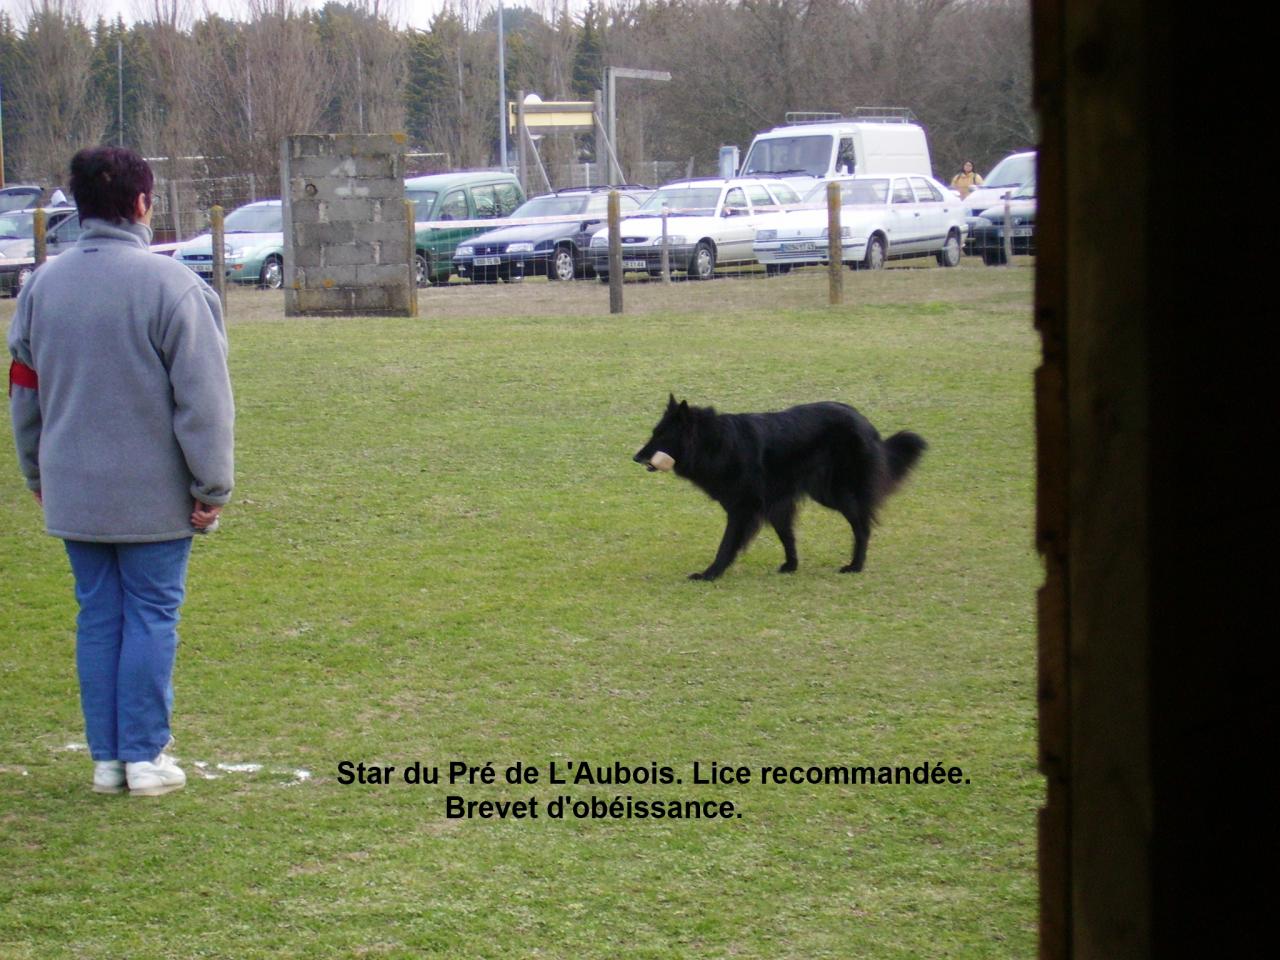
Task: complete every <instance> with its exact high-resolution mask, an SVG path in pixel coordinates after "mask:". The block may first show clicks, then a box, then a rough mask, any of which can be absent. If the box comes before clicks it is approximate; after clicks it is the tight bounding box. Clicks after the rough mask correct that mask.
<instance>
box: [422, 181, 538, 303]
mask: <svg viewBox="0 0 1280 960" xmlns="http://www.w3.org/2000/svg"><path fill="white" fill-rule="evenodd" d="M404 193H405V199H407V200H411V201H413V203H414V204H416V206H415V209H414V216H413V219H414V234H415V238H416V242H415V247H416V251H415V252H416V264H415V267H416V271H417V278H418V286H420V287H421V286H425V285H426V284H427V283H448V281H449V272H450V270H452V268H453V250H454V248H455V247H456V246H457V245H458V244H459V243H460V242H461V241H463V240H466V239H467V238H468V237H474V236H475V235H476V234H478V233H483V232H484V231H485V230H488V229H490V228H491V227H492V224H475V225H469V226H463V225H458V226H454V225H453V223H452V221H456V220H462V221H469V222H474V221H477V220H495V219H497V218H498V217H509V216H511V212H512V211H513V210H515V208H516V207H518V206H520V204H522V203H524V191H523V190H521V189H520V181H519V180H517V179H516V177H515V175H514V174H510V173H504V172H502V171H501V170H464V171H458V172H456V173H434V174H432V175H430V176H427V177H410V178H409V179H407V180H405V182H404Z"/></svg>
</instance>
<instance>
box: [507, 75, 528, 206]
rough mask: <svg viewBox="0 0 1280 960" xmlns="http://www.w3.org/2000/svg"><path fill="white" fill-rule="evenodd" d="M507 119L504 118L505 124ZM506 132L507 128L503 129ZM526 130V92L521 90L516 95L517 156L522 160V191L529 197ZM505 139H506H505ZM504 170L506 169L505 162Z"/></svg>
mask: <svg viewBox="0 0 1280 960" xmlns="http://www.w3.org/2000/svg"><path fill="white" fill-rule="evenodd" d="M505 122H506V118H505V117H504V118H503V123H505ZM503 129H504V130H505V129H506V127H503ZM525 136H526V134H525V129H524V91H523V90H520V91H517V93H516V155H517V156H518V157H519V158H520V189H521V190H523V191H524V193H525V196H528V195H529V178H528V175H527V174H526V173H525V168H526V166H527V163H528V161H527V159H526V158H525V147H524V142H525ZM504 139H505V138H504ZM503 168H504V169H505V168H506V164H505V162H504V164H503Z"/></svg>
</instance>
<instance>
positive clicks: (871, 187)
mask: <svg viewBox="0 0 1280 960" xmlns="http://www.w3.org/2000/svg"><path fill="white" fill-rule="evenodd" d="M834 182H836V183H839V184H840V251H841V252H840V260H841V262H842V263H848V264H849V265H850V266H852V267H854V268H855V269H856V268H858V267H864V268H866V269H868V270H878V269H880V268H881V267H883V266H884V265H885V262H886V261H888V260H898V259H902V258H905V257H925V256H932V257H936V258H937V260H938V263H940V264H941V265H942V266H944V267H954V266H955V265H956V264H958V263H959V262H960V253H961V249H962V248H963V245H964V241H965V235H966V233H967V231H968V228H967V226H966V224H965V219H964V212H963V210H962V209H961V205H960V199H959V198H958V197H957V196H956V195H955V194H954V193H952V192H951V191H950V190H948V189H947V188H946V187H944V186H943V185H942V184H940V183H939V182H938V181H937V180H934V179H933V178H932V177H923V176H920V175H919V174H915V173H901V174H893V173H888V174H865V175H859V176H855V177H845V178H842V179H840V180H836V181H834ZM754 250H755V256H756V259H757V260H759V261H760V262H761V263H763V264H764V265H765V268H766V270H768V272H769V273H785V272H786V271H788V270H790V269H791V268H792V267H793V266H803V265H806V264H817V263H826V262H827V250H828V243H827V184H825V183H822V184H818V185H817V186H816V187H815V188H814V189H813V190H812V191H810V192H809V193H808V194H807V195H806V196H805V198H804V203H803V205H802V208H801V209H796V210H791V211H788V212H785V213H777V214H773V215H772V216H768V217H762V218H761V219H760V221H759V222H758V225H757V230H756V240H755V245H754Z"/></svg>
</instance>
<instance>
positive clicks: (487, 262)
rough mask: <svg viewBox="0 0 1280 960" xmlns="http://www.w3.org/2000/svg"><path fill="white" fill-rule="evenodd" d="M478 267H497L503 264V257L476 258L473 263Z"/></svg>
mask: <svg viewBox="0 0 1280 960" xmlns="http://www.w3.org/2000/svg"><path fill="white" fill-rule="evenodd" d="M471 262H472V263H474V264H475V265H476V266H477V267H496V266H498V265H499V264H500V263H502V258H501V257H476V258H475V259H474V260H473V261H471Z"/></svg>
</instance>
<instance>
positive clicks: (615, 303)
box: [609, 190, 622, 313]
mask: <svg viewBox="0 0 1280 960" xmlns="http://www.w3.org/2000/svg"><path fill="white" fill-rule="evenodd" d="M609 312H610V313H621V312H622V199H621V195H620V194H619V193H618V191H617V190H610V191H609Z"/></svg>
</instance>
